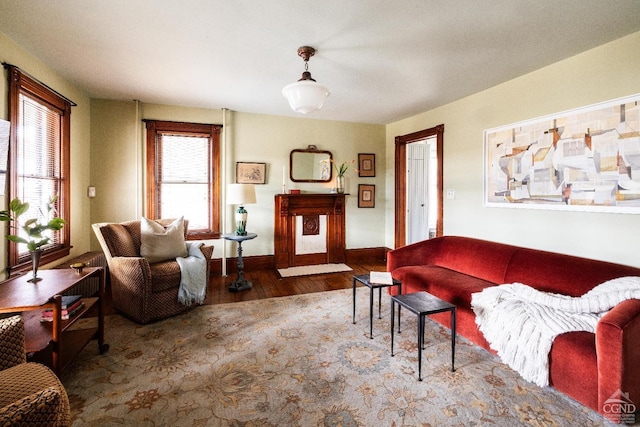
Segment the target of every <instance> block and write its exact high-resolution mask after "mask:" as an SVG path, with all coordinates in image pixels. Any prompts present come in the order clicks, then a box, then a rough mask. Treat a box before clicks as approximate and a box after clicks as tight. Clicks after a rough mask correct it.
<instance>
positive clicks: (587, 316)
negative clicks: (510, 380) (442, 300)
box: [471, 277, 640, 386]
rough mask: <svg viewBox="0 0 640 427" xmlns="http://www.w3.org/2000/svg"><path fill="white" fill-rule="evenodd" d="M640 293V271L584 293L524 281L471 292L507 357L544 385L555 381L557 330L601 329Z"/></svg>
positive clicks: (490, 337) (485, 329)
mask: <svg viewBox="0 0 640 427" xmlns="http://www.w3.org/2000/svg"><path fill="white" fill-rule="evenodd" d="M626 299H640V277H621V278H618V279H613V280H609V281H607V282H604V283H602V284H600V285H598V286H596V287H595V288H593V289H591V290H590V291H589V292H587V293H586V294H584V295H583V296H581V297H570V296H567V295H560V294H552V293H547V292H541V291H538V290H536V289H534V288H532V287H530V286H527V285H523V284H521V283H513V284H509V285H500V286H494V287H491V288H487V289H484V290H483V291H482V292H477V293H475V294H473V295H472V296H471V307H472V309H473V311H474V312H475V314H476V324H477V325H478V327H479V329H480V331H481V332H482V333H483V334H484V336H485V338H486V339H487V341H488V342H489V344H490V345H491V348H492V349H494V350H495V351H496V352H497V353H498V355H499V356H500V358H501V359H502V361H503V362H504V363H506V364H507V365H509V366H510V367H511V368H513V369H514V370H516V371H517V372H518V373H520V375H522V377H523V378H524V379H526V380H528V381H531V382H533V383H535V384H538V385H539V386H546V385H548V384H549V351H550V350H551V345H552V343H553V340H554V338H555V337H556V336H558V335H560V334H563V333H565V332H571V331H587V332H595V330H596V325H597V324H598V321H599V320H600V319H601V318H602V317H603V316H604V315H605V314H606V313H607V311H609V310H611V309H612V308H613V307H615V306H616V305H617V304H619V303H620V302H622V301H624V300H626Z"/></svg>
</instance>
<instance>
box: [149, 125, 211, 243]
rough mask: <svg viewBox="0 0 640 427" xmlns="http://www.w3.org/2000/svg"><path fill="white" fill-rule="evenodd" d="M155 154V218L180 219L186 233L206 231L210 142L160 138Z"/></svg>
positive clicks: (208, 215) (194, 137) (204, 138)
mask: <svg viewBox="0 0 640 427" xmlns="http://www.w3.org/2000/svg"><path fill="white" fill-rule="evenodd" d="M157 150H158V153H157V157H156V159H157V165H156V170H157V172H158V175H159V176H158V183H159V185H158V193H159V194H158V198H159V200H160V204H159V206H160V215H159V216H158V217H159V218H177V217H180V216H184V217H185V218H187V219H188V220H189V229H190V230H203V229H204V230H207V229H208V228H209V224H210V215H211V206H209V205H210V203H209V200H210V198H211V195H210V194H209V188H210V187H209V183H210V181H211V177H210V171H211V165H210V164H209V161H210V160H209V159H210V156H209V153H210V151H211V150H210V139H209V138H207V137H201V136H185V135H174V134H161V140H160V144H159V145H158V146H157Z"/></svg>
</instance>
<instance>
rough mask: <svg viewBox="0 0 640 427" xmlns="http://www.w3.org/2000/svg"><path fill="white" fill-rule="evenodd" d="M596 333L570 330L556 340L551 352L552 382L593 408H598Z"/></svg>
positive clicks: (550, 373) (550, 381)
mask: <svg viewBox="0 0 640 427" xmlns="http://www.w3.org/2000/svg"><path fill="white" fill-rule="evenodd" d="M597 378H598V361H597V358H596V335H595V334H593V333H591V332H569V333H567V334H561V335H558V336H557V337H556V338H555V339H554V340H553V345H552V346H551V351H550V352H549V384H550V385H551V386H553V387H554V388H555V389H556V390H559V391H561V392H563V393H564V394H566V395H569V396H571V397H573V398H574V399H575V400H577V401H578V402H580V403H582V404H583V405H586V406H588V407H590V408H594V409H597V408H598V381H596V379H597Z"/></svg>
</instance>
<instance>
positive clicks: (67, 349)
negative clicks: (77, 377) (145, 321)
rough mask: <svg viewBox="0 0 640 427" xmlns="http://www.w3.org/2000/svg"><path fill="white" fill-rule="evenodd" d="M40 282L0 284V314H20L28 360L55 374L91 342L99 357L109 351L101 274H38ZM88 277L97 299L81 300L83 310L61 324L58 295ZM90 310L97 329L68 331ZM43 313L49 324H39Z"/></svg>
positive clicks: (25, 277) (23, 280)
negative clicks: (96, 282)
mask: <svg viewBox="0 0 640 427" xmlns="http://www.w3.org/2000/svg"><path fill="white" fill-rule="evenodd" d="M38 276H39V277H41V278H42V280H40V281H38V282H36V283H31V282H28V280H29V278H30V277H31V275H30V274H25V275H23V276H20V277H16V278H14V279H9V280H7V281H5V282H3V283H0V313H15V312H21V314H22V316H23V318H24V322H25V344H26V349H27V355H28V358H29V360H33V361H37V362H40V363H43V364H45V365H47V366H49V367H51V369H53V371H54V372H56V374H59V373H60V372H61V371H62V370H63V369H64V368H66V367H67V366H68V365H69V363H70V362H71V361H72V360H73V359H74V358H75V357H76V356H77V355H78V354H79V353H80V351H81V350H82V349H83V348H84V347H85V346H86V345H87V344H88V343H89V341H91V340H94V339H95V340H98V349H99V351H100V354H102V353H105V352H106V351H107V350H109V345H108V344H105V343H104V296H105V271H104V268H102V267H86V268H84V270H83V271H82V273H80V274H78V273H76V272H75V271H74V270H72V269H71V268H68V269H52V270H41V271H39V272H38ZM91 277H97V278H98V279H99V281H100V285H99V293H98V296H97V297H93V298H83V299H82V300H83V301H84V307H83V308H82V309H81V310H80V311H79V312H78V314H76V315H74V316H73V317H72V318H70V319H69V320H62V318H61V317H62V316H61V313H62V296H61V295H62V294H64V293H65V292H66V291H68V290H70V289H72V288H73V287H74V286H75V285H77V284H80V283H82V282H83V281H85V280H87V279H88V278H91ZM94 308H97V311H98V318H97V325H93V326H91V327H86V328H79V327H77V326H78V325H76V327H74V328H72V326H73V325H74V324H75V323H76V322H77V321H78V320H79V319H81V318H83V317H86V315H87V314H88V313H89V312H90V311H91V310H92V309H94ZM45 309H52V310H53V321H52V322H41V321H40V317H41V314H42V311H43V310H45Z"/></svg>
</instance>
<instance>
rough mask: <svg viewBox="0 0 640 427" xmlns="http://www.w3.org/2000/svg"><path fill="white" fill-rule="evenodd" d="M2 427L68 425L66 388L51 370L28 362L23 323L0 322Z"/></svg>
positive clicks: (19, 320) (13, 319) (17, 319)
mask: <svg viewBox="0 0 640 427" xmlns="http://www.w3.org/2000/svg"><path fill="white" fill-rule="evenodd" d="M0 384H1V386H0V426H69V425H71V412H70V410H69V398H68V397H67V392H66V391H65V389H64V386H63V385H62V383H61V382H60V380H59V379H58V377H57V376H56V374H54V373H53V371H51V370H50V369H49V368H47V367H46V366H44V365H41V364H39V363H27V355H26V351H25V345H24V321H23V319H22V316H20V315H15V316H11V317H8V318H5V319H0Z"/></svg>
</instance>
